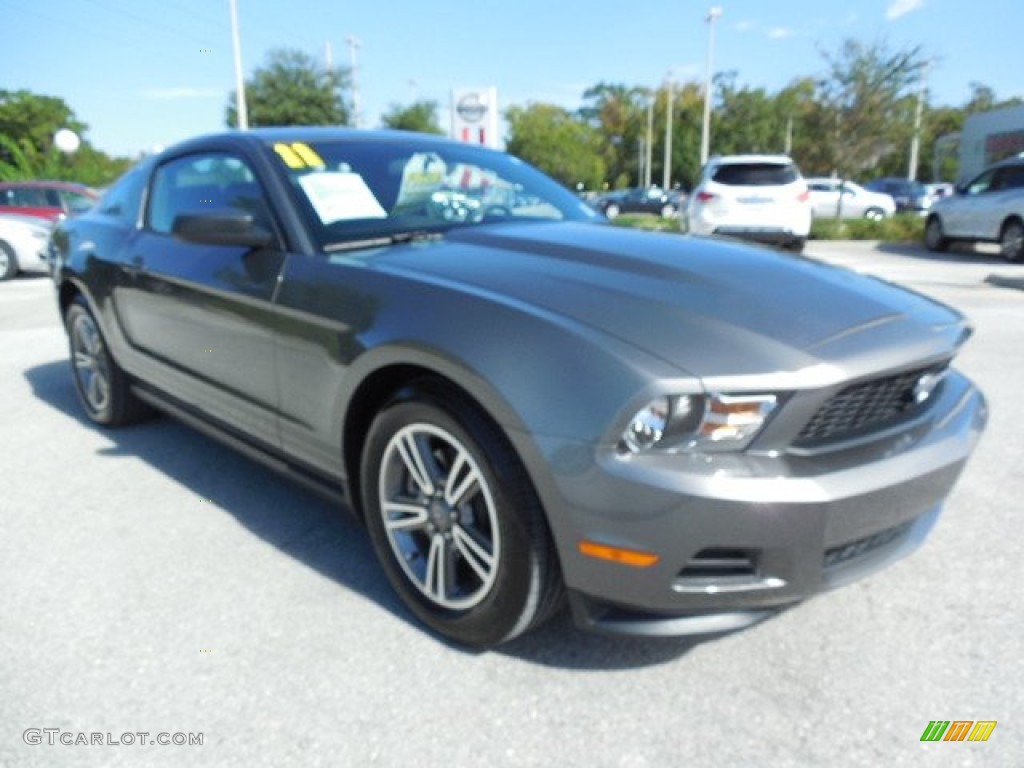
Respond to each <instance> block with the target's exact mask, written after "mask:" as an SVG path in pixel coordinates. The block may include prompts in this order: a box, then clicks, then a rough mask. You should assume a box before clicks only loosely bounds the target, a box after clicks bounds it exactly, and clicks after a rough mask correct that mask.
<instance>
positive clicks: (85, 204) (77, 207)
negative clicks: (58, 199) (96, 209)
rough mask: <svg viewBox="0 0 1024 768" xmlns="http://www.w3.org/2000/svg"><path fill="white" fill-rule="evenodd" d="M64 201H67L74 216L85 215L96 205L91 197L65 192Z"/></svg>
mask: <svg viewBox="0 0 1024 768" xmlns="http://www.w3.org/2000/svg"><path fill="white" fill-rule="evenodd" d="M64 199H65V200H66V201H67V204H68V206H67V207H68V210H69V211H71V213H73V214H78V213H85V212H86V211H88V210H89V209H90V208H92V207H93V205H94V204H95V201H94V200H93V199H92V198H91V197H89V196H88V195H83V194H81V193H79V192H65V193H64Z"/></svg>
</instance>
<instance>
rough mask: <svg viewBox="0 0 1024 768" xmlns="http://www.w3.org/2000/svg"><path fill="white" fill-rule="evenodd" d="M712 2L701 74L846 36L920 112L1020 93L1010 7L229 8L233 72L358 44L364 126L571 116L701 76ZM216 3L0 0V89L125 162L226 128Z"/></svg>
mask: <svg viewBox="0 0 1024 768" xmlns="http://www.w3.org/2000/svg"><path fill="white" fill-rule="evenodd" d="M711 5H720V6H722V7H723V9H724V14H723V16H722V17H721V18H720V19H719V20H718V21H717V22H716V26H715V69H716V70H734V71H735V72H736V74H737V83H738V84H739V85H748V86H752V87H764V88H767V89H769V90H771V91H774V90H777V89H779V88H781V87H783V86H785V85H786V84H787V83H789V82H790V81H791V80H793V79H794V78H797V77H800V76H805V75H815V74H821V73H822V72H823V70H824V66H825V63H824V60H823V58H822V56H821V53H820V51H821V50H823V49H824V50H835V49H836V48H837V47H838V45H839V44H840V43H841V42H842V41H843V40H844V39H846V38H848V37H854V38H857V39H860V40H863V41H866V42H873V41H878V40H884V41H886V42H887V43H888V44H889V45H890V46H891V47H893V48H896V47H903V46H911V45H921V46H923V48H924V52H925V54H926V55H927V56H929V57H932V58H934V60H935V64H934V66H933V68H932V70H931V75H930V82H929V85H930V89H931V101H932V103H933V104H949V105H959V104H962V103H963V102H964V101H966V100H967V98H968V97H969V94H970V90H969V89H970V83H971V82H974V81H978V82H982V83H985V84H987V85H989V86H991V87H992V88H994V89H995V91H996V93H997V95H998V96H999V97H1001V98H1007V97H1010V96H1024V77H1022V76H1021V74H1020V71H1021V69H1020V65H1021V62H1022V61H1024V55H1022V53H1021V50H1022V43H1021V30H1022V29H1024V1H1022V0H976V1H975V2H966V1H965V0H846V1H845V2H838V1H835V0H719V1H718V2H694V0H644V1H643V2H623V0H583V2H580V1H579V0H572V1H571V2H570V1H569V0H565V1H564V2H558V0H509V1H507V2H502V3H498V2H493V0H477V1H476V2H466V0H458V1H456V0H431V1H430V2H423V0H417V2H412V1H411V0H383V1H382V2H376V3H374V2H366V1H365V0H362V1H361V2H352V1H351V0H292V1H291V2H274V1H273V0H238V7H239V17H240V28H241V41H242V57H243V66H244V68H245V70H246V72H247V73H248V72H251V71H252V70H253V69H254V68H255V67H257V66H258V65H259V64H260V63H261V62H262V61H263V59H264V55H265V53H266V52H267V51H268V50H269V49H272V48H275V47H290V48H299V49H302V50H304V51H306V52H307V53H309V54H312V55H316V56H317V57H320V58H322V57H323V56H324V52H325V46H326V44H327V43H330V44H331V46H332V49H333V57H334V61H335V62H336V63H340V64H348V63H349V47H348V45H347V44H346V40H347V39H348V38H349V36H355V37H356V38H357V39H358V40H359V41H360V47H359V48H358V63H359V68H358V73H357V80H358V84H359V89H360V93H361V100H362V110H361V111H362V114H363V125H364V127H377V126H378V125H379V119H380V114H381V113H382V112H384V111H385V110H386V109H387V108H388V106H389V105H390V104H392V103H409V102H411V101H412V100H414V99H415V98H423V99H433V100H436V101H438V102H439V103H440V104H441V105H442V107H443V117H444V118H445V119H447V104H448V95H449V92H450V89H451V88H453V87H476V86H491V85H493V86H495V87H497V89H498V96H499V101H500V103H501V107H502V108H504V107H506V106H508V105H510V104H526V103H528V102H531V101H545V102H552V103H556V104H560V105H563V106H565V107H569V108H575V107H577V106H579V103H580V97H581V95H582V92H583V90H584V89H585V88H587V87H588V86H591V85H594V84H596V83H598V82H601V81H605V82H616V83H625V84H627V85H649V86H654V85H657V84H658V83H660V82H662V81H664V80H665V78H666V76H667V74H668V73H669V72H670V71H671V72H673V73H674V76H675V78H676V79H677V80H698V81H700V80H702V79H703V72H704V57H705V54H706V45H707V24H706V23H705V22H704V17H705V14H706V13H707V9H708V7H709V6H711ZM228 8H229V4H228V0H46V2H39V0H0V38H2V40H3V48H4V51H3V54H2V55H0V88H6V89H11V90H17V89H21V88H26V89H28V90H31V91H34V92H37V93H44V94H48V95H53V96H59V97H61V98H63V99H64V100H65V101H66V102H67V103H68V104H69V105H70V106H71V107H72V109H74V111H75V113H76V114H77V116H78V117H79V118H80V119H81V120H83V121H84V122H86V123H87V124H88V125H89V126H90V128H89V131H88V133H87V134H86V135H87V137H88V138H89V139H90V140H91V141H92V142H93V143H94V144H95V145H97V146H98V147H99V148H100V149H103V150H105V151H107V152H110V153H113V154H118V155H133V154H135V153H138V152H140V151H145V150H149V149H152V148H153V147H155V146H166V145H169V144H172V143H174V142H175V141H178V140H180V139H184V138H188V137H189V136H193V135H196V134H199V133H204V132H207V131H216V130H220V129H221V128H223V127H224V107H225V103H226V100H227V96H228V93H229V92H230V90H231V89H232V88H233V86H234V65H233V58H232V49H231V33H230V17H229V11H228Z"/></svg>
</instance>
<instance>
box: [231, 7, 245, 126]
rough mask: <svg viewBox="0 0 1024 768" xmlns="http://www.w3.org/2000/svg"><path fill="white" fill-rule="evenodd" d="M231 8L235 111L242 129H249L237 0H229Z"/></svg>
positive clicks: (238, 124)
mask: <svg viewBox="0 0 1024 768" xmlns="http://www.w3.org/2000/svg"><path fill="white" fill-rule="evenodd" d="M229 7H230V9H231V44H232V47H233V48H234V52H235V113H236V115H237V127H238V129H239V130H240V131H246V130H248V129H249V113H248V112H247V111H246V108H245V78H244V77H242V43H241V42H240V41H239V36H238V4H237V0H229Z"/></svg>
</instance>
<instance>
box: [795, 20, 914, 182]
mask: <svg viewBox="0 0 1024 768" xmlns="http://www.w3.org/2000/svg"><path fill="white" fill-rule="evenodd" d="M822 55H823V57H824V58H825V61H826V62H827V64H828V72H827V75H826V76H825V77H824V78H823V79H821V80H820V81H819V83H818V89H817V102H818V109H817V110H816V114H815V115H813V119H814V121H815V123H816V125H815V128H816V133H817V135H818V137H819V141H820V142H821V143H822V145H823V149H824V150H825V158H824V159H825V160H826V161H827V162H828V164H829V166H830V168H831V170H832V171H833V172H835V173H837V174H838V175H840V176H844V177H845V176H850V175H859V174H862V173H864V172H866V171H868V170H870V169H873V168H875V167H877V166H878V165H879V164H880V163H881V162H882V161H883V159H885V158H886V157H887V156H889V155H892V154H894V153H896V152H903V151H904V149H905V148H906V147H907V146H908V145H909V143H910V135H911V131H912V125H913V112H914V106H915V104H916V90H917V87H918V85H919V80H920V75H921V72H922V69H923V68H924V66H925V65H926V61H925V58H924V57H923V55H922V53H921V48H920V47H919V46H915V47H913V48H903V49H900V50H897V51H890V50H889V49H888V47H887V46H886V44H885V43H881V42H880V43H874V44H871V45H865V44H863V43H860V42H858V41H856V40H852V39H851V40H846V41H845V42H844V43H843V45H842V47H841V48H840V50H839V52H838V54H836V55H832V54H830V53H827V52H823V53H822Z"/></svg>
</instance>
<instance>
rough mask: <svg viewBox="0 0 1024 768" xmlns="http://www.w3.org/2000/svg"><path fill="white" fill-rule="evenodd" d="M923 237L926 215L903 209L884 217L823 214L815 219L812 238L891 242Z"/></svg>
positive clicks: (812, 225)
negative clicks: (849, 217)
mask: <svg viewBox="0 0 1024 768" xmlns="http://www.w3.org/2000/svg"><path fill="white" fill-rule="evenodd" d="M923 237H924V219H923V218H921V217H920V216H917V215H915V214H910V213H901V214H898V215H896V216H893V217H891V218H887V219H882V220H881V221H871V220H870V219H834V218H820V219H815V220H814V221H813V222H812V223H811V239H812V240H882V241H885V242H890V243H919V242H921V239H922V238H923Z"/></svg>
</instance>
